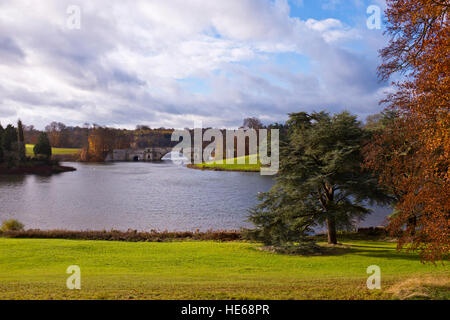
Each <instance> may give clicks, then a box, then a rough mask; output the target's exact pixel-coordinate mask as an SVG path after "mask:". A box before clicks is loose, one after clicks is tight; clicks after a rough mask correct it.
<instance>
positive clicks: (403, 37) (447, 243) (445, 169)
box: [366, 0, 450, 261]
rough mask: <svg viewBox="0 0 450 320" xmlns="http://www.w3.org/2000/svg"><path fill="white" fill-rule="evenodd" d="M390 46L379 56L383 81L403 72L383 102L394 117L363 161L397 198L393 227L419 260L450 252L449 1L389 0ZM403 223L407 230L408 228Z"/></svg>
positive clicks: (391, 221)
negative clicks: (392, 91)
mask: <svg viewBox="0 0 450 320" xmlns="http://www.w3.org/2000/svg"><path fill="white" fill-rule="evenodd" d="M387 5H388V9H387V10H386V16H387V19H388V27H387V33H388V34H389V35H390V36H391V39H390V43H389V45H388V46H387V47H386V48H384V49H383V50H382V51H381V57H382V59H383V64H382V65H381V66H380V68H379V71H380V74H381V76H382V78H384V79H388V78H389V76H391V75H392V74H393V73H395V72H401V73H403V75H404V80H403V81H401V82H398V83H395V86H396V88H397V92H396V93H394V94H391V95H389V96H388V98H387V99H386V100H385V101H384V102H385V103H387V104H388V105H389V109H390V110H391V111H394V112H395V113H396V114H397V117H396V120H395V121H394V122H393V123H391V124H390V125H388V127H387V128H386V129H385V131H384V132H383V133H381V134H379V135H378V136H376V137H375V139H374V141H373V142H372V144H371V146H370V147H369V148H368V149H367V150H368V151H367V158H366V163H367V165H368V166H369V167H371V168H373V169H375V170H377V171H379V172H380V173H381V176H382V178H381V183H383V184H385V185H387V186H389V187H390V188H391V190H392V193H393V194H395V196H396V198H397V200H398V201H397V204H396V214H395V215H393V217H392V218H391V219H390V225H389V227H390V230H391V231H392V232H393V233H396V234H401V237H400V241H399V247H402V246H404V245H405V244H411V246H410V248H412V249H419V250H420V251H421V253H422V258H423V259H424V260H431V261H434V260H437V259H445V258H446V257H447V256H448V253H449V250H450V232H449V231H450V227H449V218H450V180H449V178H450V177H449V173H450V171H449V170H450V169H449V168H450V160H449V151H450V150H449V149H450V135H449V129H450V112H449V111H450V110H449V93H450V82H449V81H450V77H449V72H450V70H449V67H450V61H449V57H450V30H449V17H448V12H449V7H450V1H448V0H388V1H387ZM405 226H407V227H406V229H405Z"/></svg>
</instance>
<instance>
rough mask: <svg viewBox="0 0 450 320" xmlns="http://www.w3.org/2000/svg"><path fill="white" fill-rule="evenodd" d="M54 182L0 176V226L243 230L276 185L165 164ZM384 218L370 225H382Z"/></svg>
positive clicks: (96, 169) (93, 168)
mask: <svg viewBox="0 0 450 320" xmlns="http://www.w3.org/2000/svg"><path fill="white" fill-rule="evenodd" d="M68 165H70V166H74V167H76V168H77V171H75V172H66V173H62V174H60V175H53V176H50V177H44V176H32V175H28V176H0V221H2V220H5V219H9V218H15V219H18V220H19V221H21V222H22V223H24V224H25V227H26V228H40V229H57V228H60V229H71V230H87V229H91V230H102V229H106V230H109V229H119V230H127V229H137V230H150V229H157V230H164V229H168V230H178V231H180V230H183V231H184V230H195V229H197V228H198V229H200V230H207V229H216V230H217V229H239V228H241V227H246V226H251V225H250V224H249V223H248V222H246V221H245V220H246V216H247V214H248V211H247V210H248V208H250V207H251V206H253V205H255V204H256V203H257V199H256V195H257V193H258V192H265V191H268V190H269V189H270V188H271V186H272V185H273V180H272V179H271V178H270V177H264V176H260V175H259V173H242V172H220V171H200V170H192V169H188V168H185V167H182V166H178V165H175V164H173V163H172V162H171V161H164V162H162V163H144V162H139V163H131V162H128V163H112V164H80V163H70V164H68ZM384 216H385V212H383V210H378V211H377V213H376V214H375V215H373V216H371V217H370V219H367V221H366V222H365V223H364V224H365V225H378V224H380V223H381V222H382V220H383V218H384Z"/></svg>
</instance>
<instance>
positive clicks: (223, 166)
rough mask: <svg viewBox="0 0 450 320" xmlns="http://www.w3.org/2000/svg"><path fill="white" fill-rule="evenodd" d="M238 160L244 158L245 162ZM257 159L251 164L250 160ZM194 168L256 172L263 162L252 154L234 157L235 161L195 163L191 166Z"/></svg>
mask: <svg viewBox="0 0 450 320" xmlns="http://www.w3.org/2000/svg"><path fill="white" fill-rule="evenodd" d="M238 160H244V161H243V162H244V163H242V164H241V163H238ZM254 160H256V163H255V164H250V161H254ZM189 167H190V168H193V169H204V170H220V171H249V172H256V171H258V172H259V170H260V168H261V163H260V161H259V158H258V156H257V155H256V154H255V155H250V156H245V157H238V158H234V159H233V163H226V160H224V161H223V163H216V162H215V161H208V162H204V163H202V164H193V165H190V166H189Z"/></svg>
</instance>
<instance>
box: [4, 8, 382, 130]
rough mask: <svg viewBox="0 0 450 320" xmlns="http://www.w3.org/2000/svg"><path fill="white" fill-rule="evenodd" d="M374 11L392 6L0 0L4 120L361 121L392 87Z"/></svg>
mask: <svg viewBox="0 0 450 320" xmlns="http://www.w3.org/2000/svg"><path fill="white" fill-rule="evenodd" d="M73 5H75V6H77V7H76V8H79V9H80V20H79V28H77V26H78V24H77V23H78V20H77V17H78V15H77V10H73V7H71V6H73ZM369 5H378V6H379V7H380V8H381V10H383V9H384V0H370V1H365V0H292V1H288V0H145V1H144V0H142V1H140V0H136V1H123V0H117V1H115V0H95V1H92V0H86V1H84V0H68V1H66V0H40V1H36V0H14V1H11V0H0V121H1V123H2V124H6V123H9V122H15V121H16V120H17V119H18V118H20V119H22V121H23V122H24V123H25V124H34V125H35V126H36V127H38V128H43V127H44V126H45V125H46V124H48V123H50V122H51V121H60V122H64V123H65V124H67V125H82V124H83V123H85V122H88V123H98V124H101V125H109V126H114V127H127V128H134V127H135V126H136V124H146V125H150V126H152V127H160V126H166V127H176V128H183V127H186V126H188V127H192V126H193V123H194V121H195V120H197V121H198V120H201V121H203V125H204V126H217V127H236V126H239V125H240V124H241V123H242V119H243V118H245V117H248V116H255V117H259V118H260V119H261V120H262V121H263V122H265V123H270V122H274V121H284V120H285V119H286V118H287V113H289V112H298V111H313V110H316V111H320V110H323V109H325V110H328V111H330V112H338V111H341V110H349V111H351V112H353V113H355V114H357V115H358V116H359V117H360V118H361V119H364V118H365V117H366V116H367V115H368V114H372V113H376V112H379V111H380V109H381V107H380V106H379V105H378V101H379V100H380V99H381V98H382V97H383V96H384V94H385V92H386V91H387V90H389V87H388V85H387V84H386V83H379V82H378V80H377V77H376V67H377V65H378V64H379V59H378V53H377V50H378V49H380V48H381V47H383V46H384V45H385V43H386V39H385V38H384V36H383V34H382V32H383V30H382V29H381V30H377V29H369V28H368V27H367V25H366V21H367V18H368V17H369V14H367V13H366V10H367V8H368V6H369Z"/></svg>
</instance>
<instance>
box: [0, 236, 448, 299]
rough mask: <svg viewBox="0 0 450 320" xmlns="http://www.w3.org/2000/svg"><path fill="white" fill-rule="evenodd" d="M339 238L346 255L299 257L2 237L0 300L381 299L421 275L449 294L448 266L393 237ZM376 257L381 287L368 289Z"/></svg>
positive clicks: (213, 245)
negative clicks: (70, 283)
mask: <svg viewBox="0 0 450 320" xmlns="http://www.w3.org/2000/svg"><path fill="white" fill-rule="evenodd" d="M344 243H347V244H351V245H352V247H351V248H349V249H346V250H347V251H346V252H345V253H344V254H340V255H332V256H311V257H302V256H287V255H279V254H275V253H270V252H265V251H260V250H257V249H255V248H256V247H257V246H258V245H257V244H254V243H247V242H212V241H183V242H159V243H158V242H137V243H136V242H113V241H111V242H108V241H85V240H84V241H83V240H81V241H80V240H55V239H8V238H0V299H23V298H33V299H385V298H392V295H391V294H390V293H389V288H390V287H392V286H394V285H398V284H399V283H402V282H404V281H406V280H408V281H411V280H412V281H416V280H417V279H419V280H420V279H425V278H429V279H434V280H433V281H435V282H436V281H437V284H436V283H435V284H434V285H432V288H431V289H430V290H433V294H434V296H435V297H440V298H448V297H449V293H448V291H449V287H448V279H449V277H450V272H449V268H448V267H447V266H443V265H438V266H433V265H429V264H427V265H424V264H421V263H420V261H419V259H418V257H417V255H416V254H407V253H399V252H397V251H396V250H395V244H393V243H388V242H377V241H348V242H344ZM374 264H375V265H378V266H379V267H380V268H381V276H382V278H381V279H382V280H381V285H382V289H381V290H368V289H367V288H366V279H367V277H368V275H367V274H366V268H367V267H368V266H369V265H374ZM69 265H78V266H80V268H81V290H68V289H67V288H66V279H67V277H68V275H67V274H66V273H65V271H66V268H67V267H68V266H69ZM446 280H447V286H446V285H445V281H446Z"/></svg>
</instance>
